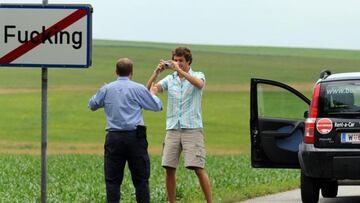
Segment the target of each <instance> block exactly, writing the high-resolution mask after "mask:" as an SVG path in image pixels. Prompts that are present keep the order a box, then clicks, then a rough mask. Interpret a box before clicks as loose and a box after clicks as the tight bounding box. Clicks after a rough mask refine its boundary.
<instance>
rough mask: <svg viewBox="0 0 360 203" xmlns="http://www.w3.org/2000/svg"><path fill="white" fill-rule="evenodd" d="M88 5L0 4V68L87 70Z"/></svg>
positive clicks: (89, 15) (88, 50) (88, 52)
mask: <svg viewBox="0 0 360 203" xmlns="http://www.w3.org/2000/svg"><path fill="white" fill-rule="evenodd" d="M91 17H92V7H91V6H90V5H51V4H49V5H45V6H44V5H36V4H25V5H19V4H12V5H10V4H0V66H15V67H19V66H20V67H65V68H72V67H73V68H87V67H89V66H90V65H91V44H92V35H91V31H92V30H91V29H92V28H91V27H92V26H91V24H92V23H91Z"/></svg>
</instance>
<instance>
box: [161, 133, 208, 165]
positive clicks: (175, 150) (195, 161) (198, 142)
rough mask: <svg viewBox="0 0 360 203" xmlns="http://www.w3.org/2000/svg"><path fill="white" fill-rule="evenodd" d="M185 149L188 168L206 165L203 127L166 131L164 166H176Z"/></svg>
mask: <svg viewBox="0 0 360 203" xmlns="http://www.w3.org/2000/svg"><path fill="white" fill-rule="evenodd" d="M181 151H184V159H185V167H186V168H194V167H198V168H204V167H205V156H206V155H205V147H204V136H203V129H202V128H195V129H176V130H168V131H167V132H166V136H165V141H164V144H163V152H162V163H161V165H162V166H163V167H171V168H176V167H177V165H178V163H179V158H180V154H181Z"/></svg>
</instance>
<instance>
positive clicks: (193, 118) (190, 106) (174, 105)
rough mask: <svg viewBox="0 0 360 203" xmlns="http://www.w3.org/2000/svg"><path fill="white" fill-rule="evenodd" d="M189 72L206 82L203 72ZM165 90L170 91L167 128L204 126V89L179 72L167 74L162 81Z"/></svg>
mask: <svg viewBox="0 0 360 203" xmlns="http://www.w3.org/2000/svg"><path fill="white" fill-rule="evenodd" d="M189 74H190V75H191V76H193V77H196V78H199V79H201V80H203V81H204V82H205V75H204V73H202V72H194V71H192V69H191V68H190V70H189ZM160 84H161V87H162V89H163V90H164V91H168V103H167V115H166V129H167V130H169V129H179V128H202V127H203V124H202V118H201V97H202V92H203V91H202V89H203V88H202V89H199V88H197V87H195V86H194V85H192V84H191V83H190V82H189V81H188V80H186V79H185V78H183V79H180V78H179V77H178V74H177V72H174V73H173V74H170V75H168V76H166V77H165V78H164V79H162V80H161V81H160Z"/></svg>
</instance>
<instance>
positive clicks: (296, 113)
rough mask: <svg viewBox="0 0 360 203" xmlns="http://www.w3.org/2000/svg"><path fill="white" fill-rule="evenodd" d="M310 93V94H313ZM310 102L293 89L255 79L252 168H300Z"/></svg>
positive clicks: (251, 113) (251, 126) (251, 128)
mask: <svg viewBox="0 0 360 203" xmlns="http://www.w3.org/2000/svg"><path fill="white" fill-rule="evenodd" d="M311 90H312V89H310V90H309V91H311ZM309 106H310V100H309V99H308V98H307V97H305V96H304V95H303V94H301V93H300V92H298V91H297V90H295V89H293V88H292V87H290V86H288V85H285V84H282V83H279V82H276V81H271V80H264V79H256V78H252V79H251V89H250V136H251V164H252V166H253V167H255V168H300V165H299V160H298V151H299V144H300V143H301V142H302V141H303V136H304V121H305V116H306V114H307V111H308V109H309Z"/></svg>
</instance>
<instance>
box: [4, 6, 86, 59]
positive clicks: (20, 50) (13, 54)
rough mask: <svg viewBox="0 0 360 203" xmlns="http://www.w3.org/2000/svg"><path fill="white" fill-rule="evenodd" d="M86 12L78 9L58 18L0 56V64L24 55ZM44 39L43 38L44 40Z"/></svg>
mask: <svg viewBox="0 0 360 203" xmlns="http://www.w3.org/2000/svg"><path fill="white" fill-rule="evenodd" d="M86 14H87V11H86V10H85V9H78V10H76V11H75V12H73V13H72V14H70V15H68V16H66V17H65V18H64V19H62V20H60V21H59V22H57V23H55V24H54V25H52V26H51V27H49V28H48V29H46V30H45V31H44V32H42V33H40V34H39V35H37V36H35V37H34V38H32V39H31V40H29V41H27V42H25V43H24V44H22V45H20V46H19V47H17V48H16V49H14V50H12V51H10V52H9V53H7V54H6V55H5V56H3V57H2V58H0V64H9V63H11V62H12V61H14V60H15V59H17V58H19V57H20V56H22V55H24V54H25V53H27V52H28V51H30V50H31V49H33V48H35V47H36V46H38V45H39V44H41V43H42V39H44V38H45V37H46V38H45V39H47V38H50V37H52V36H54V35H55V34H56V33H58V32H60V31H62V30H64V29H65V28H67V27H69V26H70V25H71V24H73V23H75V22H76V21H78V20H79V19H81V18H82V17H84V16H85V15H86ZM44 41H45V40H44Z"/></svg>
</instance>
